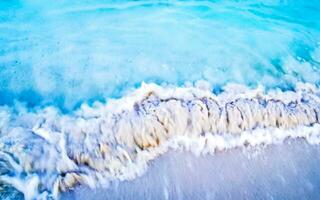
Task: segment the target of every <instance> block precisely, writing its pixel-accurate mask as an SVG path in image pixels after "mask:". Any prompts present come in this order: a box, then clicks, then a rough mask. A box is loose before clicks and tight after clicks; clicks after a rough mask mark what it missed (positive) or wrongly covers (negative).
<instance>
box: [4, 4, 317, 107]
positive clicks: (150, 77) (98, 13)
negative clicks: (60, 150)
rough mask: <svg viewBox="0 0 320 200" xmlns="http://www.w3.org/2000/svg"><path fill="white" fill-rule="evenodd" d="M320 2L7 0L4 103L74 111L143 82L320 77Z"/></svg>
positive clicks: (270, 82)
mask: <svg viewBox="0 0 320 200" xmlns="http://www.w3.org/2000/svg"><path fill="white" fill-rule="evenodd" d="M319 19H320V3H319V1H317V0H311V1H302V0H288V1H285V0H264V1H261V0H259V1H99V0H88V1H67V0H60V1H49V2H46V3H44V2H43V1H40V0H20V1H18V0H11V1H6V0H3V1H1V2H0V95H1V98H0V104H2V105H3V104H12V103H13V101H14V99H16V100H19V101H23V102H27V103H28V104H29V105H30V106H35V105H39V104H46V105H47V104H54V105H58V106H59V107H60V108H64V109H68V110H70V109H72V108H74V107H77V106H78V105H79V104H81V103H82V102H84V101H89V102H90V101H94V100H101V101H103V100H104V99H105V98H110V97H116V98H119V97H121V96H122V95H123V94H124V93H125V92H126V91H127V90H128V89H132V88H136V87H139V86H140V84H141V82H142V81H144V82H156V83H158V84H163V83H166V84H167V83H170V84H175V85H184V84H185V82H194V81H197V80H207V81H209V82H210V83H211V84H212V85H213V86H214V87H215V88H218V89H219V87H221V86H223V85H225V84H226V83H229V82H236V83H242V84H246V85H249V86H256V85H257V84H262V85H264V86H265V87H280V88H282V89H291V88H292V87H293V85H294V84H295V83H296V82H298V81H302V82H309V83H313V84H317V85H319V83H320V81H319V80H320V78H319V77H320V65H319V62H320V47H319V46H320V20H319Z"/></svg>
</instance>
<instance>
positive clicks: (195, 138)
mask: <svg viewBox="0 0 320 200" xmlns="http://www.w3.org/2000/svg"><path fill="white" fill-rule="evenodd" d="M0 116H1V120H0V149H1V150H0V159H1V161H2V162H1V163H0V169H1V171H0V174H1V176H0V180H2V181H4V182H6V183H8V184H11V185H13V186H14V187H16V188H17V189H18V190H20V191H22V192H23V193H24V195H25V198H26V199H32V198H47V197H49V196H51V197H53V198H58V197H59V192H60V191H66V190H68V189H69V188H71V187H73V186H74V185H75V184H77V183H84V184H87V185H89V186H90V187H95V186H97V185H107V184H108V182H109V181H112V180H115V179H120V180H127V179H132V178H135V177H136V176H137V175H139V174H141V173H142V172H143V171H144V170H145V169H146V167H147V163H148V161H150V160H152V159H154V158H156V157H157V156H158V155H160V154H163V153H165V152H166V151H167V150H168V149H170V148H171V149H180V148H182V149H187V150H190V151H192V152H194V153H197V154H199V153H214V152H215V151H217V150H219V151H220V150H224V149H229V148H235V147H242V146H248V145H249V146H255V145H261V144H273V143H277V142H282V141H283V140H285V139H286V138H288V137H291V138H297V137H303V138H305V139H306V140H307V141H308V142H310V143H319V141H320V92H319V89H318V88H317V87H316V86H314V85H310V84H302V83H298V84H297V85H296V89H295V90H294V91H286V92H282V91H280V90H272V91H268V92H264V89H263V88H262V87H258V88H256V89H248V88H246V87H245V86H242V85H231V84H229V85H227V86H226V87H225V88H224V91H223V92H222V93H221V94H219V95H215V94H213V93H212V92H211V90H210V87H208V86H207V85H206V83H204V82H198V84H197V86H196V87H193V86H190V87H173V86H166V87H161V86H158V85H155V84H142V86H141V88H139V89H137V90H135V91H133V92H132V93H131V94H129V95H127V96H125V97H123V98H121V99H117V100H109V101H108V103H106V104H102V103H99V102H97V103H95V104H94V105H93V106H88V105H86V104H83V105H82V106H81V108H80V109H79V110H77V111H75V112H74V113H72V114H61V113H60V112H59V110H58V109H56V108H54V107H47V108H43V109H38V110H35V111H26V110H24V109H19V112H15V111H14V109H13V108H9V107H1V108H0ZM26 186H28V187H26ZM26 188H28V189H26Z"/></svg>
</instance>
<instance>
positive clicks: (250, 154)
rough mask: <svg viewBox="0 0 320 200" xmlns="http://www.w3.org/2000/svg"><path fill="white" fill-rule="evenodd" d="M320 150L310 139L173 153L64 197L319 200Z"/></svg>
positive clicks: (76, 190)
mask: <svg viewBox="0 0 320 200" xmlns="http://www.w3.org/2000/svg"><path fill="white" fill-rule="evenodd" d="M319 166H320V146H319V145H309V144H307V143H306V142H305V141H304V140H290V141H287V142H286V143H285V144H278V145H270V146H267V147H259V148H249V149H248V148H247V149H233V150H229V151H225V152H217V153H216V154H215V155H203V156H195V155H193V154H191V153H186V152H169V153H167V154H165V155H163V156H161V157H159V158H158V159H156V160H154V161H152V162H150V164H149V168H148V169H147V171H146V172H145V173H144V174H143V175H142V176H141V177H138V178H136V179H134V180H131V181H123V182H113V183H111V184H110V185H109V187H108V188H97V189H89V188H88V187H86V186H78V187H76V188H75V189H74V190H72V191H69V192H67V193H64V194H63V195H62V196H61V197H62V199H77V200H87V199H95V200H99V199H101V200H102V199H152V200H153V199H175V200H176V199H319V198H320V171H319Z"/></svg>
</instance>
